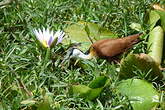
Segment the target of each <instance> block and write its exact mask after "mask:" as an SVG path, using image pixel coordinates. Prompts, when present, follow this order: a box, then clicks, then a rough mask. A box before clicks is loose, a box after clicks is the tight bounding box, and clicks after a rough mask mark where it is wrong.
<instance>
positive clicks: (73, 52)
mask: <svg viewBox="0 0 165 110" xmlns="http://www.w3.org/2000/svg"><path fill="white" fill-rule="evenodd" d="M94 56H95V54H94V51H93V49H92V48H90V49H89V50H88V51H87V52H85V53H83V52H82V51H81V50H80V49H78V48H75V47H71V48H69V49H68V51H67V54H66V55H65V58H64V60H63V61H66V60H69V59H71V58H82V59H92V58H93V57H94Z"/></svg>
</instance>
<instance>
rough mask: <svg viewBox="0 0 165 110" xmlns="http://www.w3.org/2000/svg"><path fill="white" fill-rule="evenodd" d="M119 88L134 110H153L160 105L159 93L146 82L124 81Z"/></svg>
mask: <svg viewBox="0 0 165 110" xmlns="http://www.w3.org/2000/svg"><path fill="white" fill-rule="evenodd" d="M117 88H118V90H119V92H120V93H121V94H122V95H125V96H127V97H128V99H129V101H130V103H131V105H132V107H133V109H134V110H151V109H153V108H154V107H156V106H157V105H158V104H159V93H158V92H157V91H156V90H155V89H154V88H153V86H152V84H151V83H148V82H147V81H145V80H140V79H128V80H123V81H121V83H120V84H119V86H118V87H117Z"/></svg>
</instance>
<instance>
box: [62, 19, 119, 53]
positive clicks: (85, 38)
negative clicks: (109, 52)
mask: <svg viewBox="0 0 165 110" xmlns="http://www.w3.org/2000/svg"><path fill="white" fill-rule="evenodd" d="M65 32H66V34H67V35H68V38H66V39H64V40H63V43H64V44H70V43H81V46H80V47H79V48H80V49H81V50H85V51H86V50H87V49H88V48H89V47H90V45H91V44H92V42H91V41H90V39H91V40H92V41H93V42H95V41H97V40H100V39H105V38H117V35H116V34H114V33H112V32H111V31H109V30H108V29H106V28H103V27H101V26H99V25H98V24H95V23H90V22H84V21H79V22H78V23H75V24H71V25H69V26H68V27H67V28H66V29H65Z"/></svg>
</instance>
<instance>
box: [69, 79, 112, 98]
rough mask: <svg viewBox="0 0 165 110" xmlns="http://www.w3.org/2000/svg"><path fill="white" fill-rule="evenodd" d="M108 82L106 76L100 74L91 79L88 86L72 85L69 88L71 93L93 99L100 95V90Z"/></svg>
mask: <svg viewBox="0 0 165 110" xmlns="http://www.w3.org/2000/svg"><path fill="white" fill-rule="evenodd" d="M108 82H109V79H108V77H106V76H100V77H97V78H96V79H95V80H93V81H91V83H90V84H89V86H85V85H73V86H72V88H71V92H72V93H73V94H79V95H80V96H81V97H84V98H86V99H88V100H93V99H95V98H96V97H98V96H99V95H100V93H101V91H102V90H103V88H104V87H105V86H106V85H107V84H108Z"/></svg>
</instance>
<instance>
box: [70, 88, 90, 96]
mask: <svg viewBox="0 0 165 110" xmlns="http://www.w3.org/2000/svg"><path fill="white" fill-rule="evenodd" d="M90 91H91V88H89V87H88V86H85V85H73V86H72V92H73V93H74V94H79V95H80V96H82V97H85V96H86V95H87V94H88V93H89V92H90Z"/></svg>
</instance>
